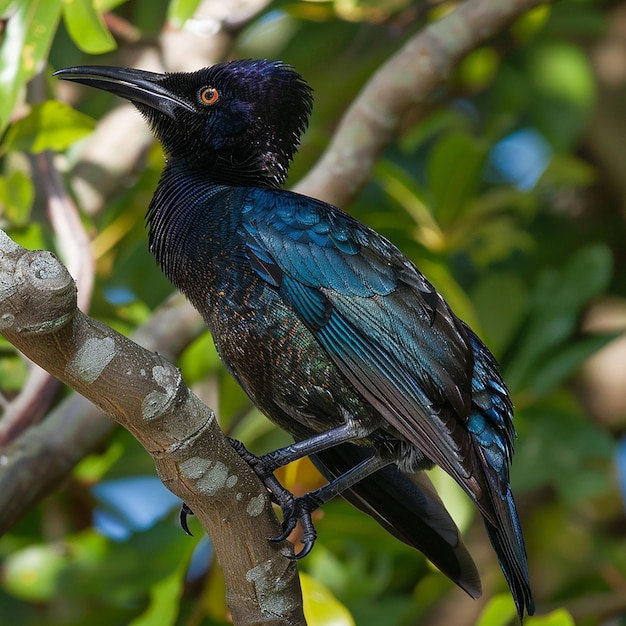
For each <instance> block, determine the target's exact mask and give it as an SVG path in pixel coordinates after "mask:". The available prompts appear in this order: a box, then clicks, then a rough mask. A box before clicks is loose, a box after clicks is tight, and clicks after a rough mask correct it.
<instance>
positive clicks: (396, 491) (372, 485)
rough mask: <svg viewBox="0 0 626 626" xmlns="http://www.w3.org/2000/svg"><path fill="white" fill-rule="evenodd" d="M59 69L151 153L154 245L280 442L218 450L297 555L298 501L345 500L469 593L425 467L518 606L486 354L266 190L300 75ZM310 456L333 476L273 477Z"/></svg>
mask: <svg viewBox="0 0 626 626" xmlns="http://www.w3.org/2000/svg"><path fill="white" fill-rule="evenodd" d="M57 75H58V76H59V77H60V78H63V79H66V80H73V81H75V82H79V83H83V84H86V85H89V86H92V87H97V88H100V89H104V90H106V91H110V92H112V93H114V94H117V95H118V96H121V97H123V98H126V99H128V100H130V101H131V102H132V103H133V104H134V105H135V106H136V107H137V108H138V109H139V111H140V112H141V113H142V115H143V116H144V117H145V118H146V120H147V121H148V124H149V125H150V127H151V128H152V130H153V132H154V134H155V135H156V137H157V139H158V140H159V141H160V142H161V144H162V146H163V149H164V151H165V153H166V156H167V163H166V166H165V169H164V171H163V174H162V176H161V179H160V181H159V184H158V187H157V190H156V193H155V194H154V198H153V199H152V202H151V204H150V208H149V210H148V225H149V232H150V249H151V251H152V252H153V254H154V255H155V257H156V259H157V261H158V263H159V265H160V266H161V268H162V269H163V271H164V272H165V274H166V275H167V276H168V278H169V279H170V280H171V281H172V282H173V283H174V284H175V285H176V286H177V287H178V288H179V289H180V290H181V291H182V292H183V293H184V294H185V295H186V296H187V297H188V298H189V300H190V301H191V302H192V303H193V304H194V306H195V307H196V308H197V309H198V311H199V312H200V313H201V314H202V316H203V317H204V320H205V322H206V324H207V325H208V327H209V329H210V331H211V333H212V335H213V338H214V341H215V345H216V346H217V350H218V352H219V354H220V356H221V358H222V360H223V361H224V363H225V365H226V367H227V368H228V370H229V371H230V372H231V374H232V375H233V376H234V377H235V378H236V380H237V381H238V382H239V384H240V385H241V386H242V387H243V389H244V390H245V391H246V393H247V394H248V395H249V396H250V398H251V399H252V401H253V402H254V403H255V404H256V405H257V406H258V407H259V409H260V410H261V411H262V412H263V413H265V414H266V415H267V416H268V417H269V418H270V419H271V420H272V421H274V422H275V423H276V424H278V426H280V427H281V428H283V429H284V430H286V431H287V432H289V433H290V434H291V435H292V436H293V438H294V440H295V443H294V444H293V445H291V446H288V447H286V448H284V449H281V450H279V451H276V452H273V453H270V454H268V455H266V456H264V457H261V458H255V457H252V455H249V454H248V453H247V452H246V451H245V449H244V448H243V447H242V446H240V445H238V444H234V445H235V446H236V447H237V448H238V449H239V451H240V452H241V454H242V455H244V457H245V458H247V459H248V460H249V461H250V462H251V463H252V464H253V466H254V467H255V469H256V471H257V473H258V474H259V475H260V476H261V477H262V478H263V479H264V481H265V484H266V485H267V486H268V488H269V489H270V490H271V492H272V495H273V497H274V498H275V500H276V501H277V502H278V503H279V504H280V505H281V506H282V509H283V514H284V521H283V529H284V533H283V534H282V535H281V537H280V539H282V538H284V537H285V536H286V535H287V534H288V533H289V532H290V530H291V529H292V528H293V526H294V525H295V523H296V521H297V520H300V521H301V523H302V525H303V529H304V536H303V542H304V548H303V550H302V553H306V552H308V551H309V550H310V549H311V546H312V545H313V542H314V540H315V529H314V527H313V524H312V522H311V512H312V511H313V510H314V509H315V508H317V507H318V506H320V505H321V504H323V503H324V502H326V501H328V500H329V499H330V498H331V497H333V496H334V495H336V494H338V493H341V495H343V497H345V498H346V499H347V500H349V501H350V502H352V503H353V504H354V505H355V506H357V507H359V508H360V509H362V510H363V511H365V512H366V513H368V514H370V515H371V516H372V517H374V518H375V519H376V520H377V521H378V522H379V523H380V524H381V525H382V526H384V527H385V528H386V529H387V530H388V531H389V532H390V533H392V534H393V535H395V536H396V537H397V538H399V539H401V540H402V541H404V542H406V543H407V544H409V545H411V546H414V547H415V548H417V549H418V550H420V551H422V552H423V553H424V554H425V555H426V556H427V557H428V558H429V559H430V560H431V561H432V562H433V563H434V564H435V565H436V566H437V567H439V569H441V571H443V572H444V573H445V574H446V575H447V576H449V577H450V578H451V579H452V580H453V581H454V582H456V583H457V584H458V585H459V586H461V587H462V588H463V589H464V590H465V591H467V593H469V594H470V595H471V596H473V597H477V596H479V595H480V593H481V590H480V579H479V576H478V572H477V570H476V567H475V565H474V562H473V561H472V558H471V556H470V555H469V553H468V552H467V550H466V548H465V546H464V545H463V542H462V539H461V537H460V533H459V531H458V529H457V527H456V526H455V524H454V522H453V521H452V519H451V518H450V516H449V514H448V513H447V511H446V509H445V507H444V505H443V503H442V502H441V500H440V499H439V498H438V496H437V494H436V492H435V490H434V488H433V486H432V484H431V482H430V480H429V479H428V478H427V476H426V474H425V473H424V472H423V470H425V469H428V468H430V467H432V466H433V465H434V464H436V465H439V466H440V467H442V468H443V469H444V470H445V471H446V472H447V473H448V474H450V476H452V477H453V478H454V479H455V480H456V481H457V482H458V484H459V485H460V486H461V487H462V488H463V489H464V490H465V491H466V493H467V494H468V495H469V496H470V498H471V499H472V500H473V501H474V502H475V504H476V506H477V507H478V509H479V510H480V513H481V515H482V516H483V519H484V523H485V526H486V529H487V533H488V535H489V538H490V540H491V543H492V545H493V547H494V549H495V551H496V553H497V555H498V558H499V561H500V565H501V566H502V570H503V572H504V574H505V576H506V579H507V581H508V583H509V586H510V588H511V592H512V594H513V597H514V599H515V603H516V605H517V609H518V612H519V615H520V618H522V617H523V615H524V611H527V612H528V613H532V612H533V611H534V605H533V600H532V596H531V591H530V585H529V581H528V570H527V562H526V552H525V548H524V541H523V537H522V531H521V528H520V524H519V519H518V516H517V512H516V509H515V503H514V501H513V495H512V493H511V488H510V485H509V464H510V461H511V455H512V452H513V438H514V430H513V423H512V406H511V401H510V398H509V394H508V392H507V389H506V387H505V384H504V382H503V380H502V378H501V376H500V373H499V370H498V365H497V363H496V361H495V359H494V357H493V356H492V355H491V353H490V352H489V350H488V349H487V347H486V346H485V345H484V344H483V343H482V342H481V340H480V339H479V338H478V337H477V336H476V335H475V334H474V332H473V331H472V330H471V329H470V328H469V327H468V326H467V325H466V324H465V323H463V322H462V321H461V320H459V319H458V318H457V317H456V316H455V315H454V313H453V312H452V311H451V310H450V308H449V306H448V305H447V304H446V302H445V301H444V300H443V298H442V297H441V295H440V294H439V293H437V291H436V290H435V289H434V288H433V286H432V285H431V284H430V283H429V282H428V281H427V280H426V278H425V277H424V276H423V275H422V274H421V273H420V272H419V271H418V270H417V268H416V267H415V266H414V265H413V264H412V263H411V262H410V261H409V260H408V259H407V258H406V257H405V256H404V255H403V254H402V253H401V252H400V251H399V250H398V249H397V248H396V247H395V246H394V245H393V244H391V243H390V242H389V241H388V240H386V239H385V238H384V237H382V236H381V235H379V234H378V233H376V232H375V231H373V230H371V229H369V228H367V227H366V226H364V225H363V224H361V223H360V222H358V221H357V220H355V219H354V218H352V217H350V216H349V215H347V214H346V213H344V212H343V211H341V210H339V209H338V208H336V207H334V206H331V205H329V204H326V203H324V202H321V201H319V200H314V199H312V198H309V197H306V196H302V195H298V194H296V193H292V192H290V191H286V190H284V189H281V186H282V184H283V182H284V181H285V178H286V175H287V171H288V167H289V163H290V160H291V158H292V156H293V154H294V152H295V151H296V149H297V146H298V144H299V141H300V136H301V134H302V133H303V131H304V129H305V127H306V124H307V119H308V116H309V113H310V110H311V105H312V97H311V90H310V88H309V87H308V86H307V84H306V83H305V82H304V80H303V79H302V78H301V77H300V76H299V75H298V74H297V73H296V72H295V71H294V70H293V69H292V68H291V67H289V66H287V65H284V64H282V63H278V62H269V61H256V60H246V61H233V62H230V63H225V64H220V65H214V66H212V67H208V68H205V69H201V70H199V71H197V72H194V73H172V74H155V73H151V72H145V71H141V70H136V69H128V68H117V67H104V66H93V67H76V68H69V69H65V70H61V71H59V72H57ZM307 455H310V456H311V458H312V460H313V461H314V463H315V464H316V466H317V467H318V468H319V469H320V471H321V472H322V474H323V475H324V476H325V477H326V478H327V479H328V480H329V483H328V485H326V486H324V487H322V488H321V489H319V490H317V491H315V492H312V493H310V494H307V495H305V496H302V497H300V498H294V497H292V496H291V494H290V493H289V492H287V491H286V490H284V489H283V488H282V487H281V486H280V485H279V484H278V482H277V481H276V480H275V479H274V478H273V475H272V472H273V470H275V469H276V468H277V467H279V466H281V465H284V464H286V463H288V462H290V461H292V460H295V459H297V458H300V457H303V456H307Z"/></svg>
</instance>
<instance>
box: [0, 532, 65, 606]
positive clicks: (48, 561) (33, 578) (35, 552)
mask: <svg viewBox="0 0 626 626" xmlns="http://www.w3.org/2000/svg"><path fill="white" fill-rule="evenodd" d="M65 562H66V559H65V557H64V555H63V554H62V552H61V551H60V550H59V549H58V547H56V546H54V545H53V544H42V545H33V546H29V547H27V548H25V549H23V550H20V551H17V552H14V553H13V554H11V555H10V556H9V557H8V558H7V559H6V560H5V561H4V566H3V578H4V584H5V585H6V588H7V590H8V591H10V592H11V593H12V594H14V595H16V596H18V597H19V598H24V599H26V600H46V599H48V598H50V597H53V596H54V595H55V593H56V592H57V579H58V577H59V575H60V573H61V572H62V571H63V568H64V566H65Z"/></svg>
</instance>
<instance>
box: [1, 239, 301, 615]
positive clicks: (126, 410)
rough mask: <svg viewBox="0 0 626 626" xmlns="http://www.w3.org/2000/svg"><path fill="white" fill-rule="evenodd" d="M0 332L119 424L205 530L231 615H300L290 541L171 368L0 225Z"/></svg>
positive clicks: (251, 477)
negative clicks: (95, 315)
mask: <svg viewBox="0 0 626 626" xmlns="http://www.w3.org/2000/svg"><path fill="white" fill-rule="evenodd" d="M0 333H1V334H2V335H3V336H4V337H5V338H6V339H7V340H8V341H9V342H11V343H12V344H13V345H14V346H15V347H16V348H17V349H18V350H20V351H21V352H22V353H23V354H25V355H26V356H28V358H30V359H31V360H32V361H33V362H35V363H37V364H38V365H40V366H41V367H43V368H44V369H45V370H46V371H48V372H49V373H50V374H52V375H53V376H55V377H56V378H58V379H59V380H61V381H62V382H63V383H65V384H66V385H68V386H69V387H71V388H72V389H74V390H75V391H77V392H79V393H80V394H81V395H83V396H84V397H86V398H87V399H89V400H90V401H91V402H93V403H94V404H95V405H96V406H98V407H99V408H100V409H101V410H102V411H103V412H104V413H106V414H107V415H108V416H110V417H111V418H113V419H114V420H115V421H116V422H118V423H119V424H121V425H122V426H124V428H126V429H128V430H129V431H130V432H131V433H132V434H133V435H134V436H135V437H136V438H137V440H138V441H139V442H140V443H141V444H142V445H143V447H144V448H145V449H146V450H147V451H148V452H149V453H150V455H151V456H152V458H153V459H154V462H155V465H156V469H157V472H158V474H159V476H160V478H161V480H162V481H163V483H164V484H165V485H166V486H167V487H168V488H169V489H170V490H171V491H172V492H173V493H174V494H176V495H177V496H178V497H180V498H181V499H182V500H183V501H184V502H185V503H186V504H187V505H188V506H189V507H190V508H191V509H192V510H193V511H194V513H195V514H196V516H197V517H198V520H199V521H200V523H201V524H202V526H203V527H204V528H205V529H206V531H207V533H208V534H209V536H210V537H211V540H212V542H213V545H214V547H215V551H216V554H217V557H218V559H219V561H220V564H221V566H222V569H223V571H224V576H225V579H226V585H227V602H228V604H229V607H230V610H231V612H232V615H233V620H234V622H235V623H236V624H259V623H264V624H303V623H304V617H303V616H302V604H301V595H300V586H299V580H298V575H297V569H296V565H295V562H294V561H293V559H291V558H289V557H290V556H293V548H292V547H291V545H290V544H289V543H288V542H281V543H272V542H270V541H268V540H267V537H275V536H278V535H279V534H280V527H279V524H278V522H277V519H276V517H275V515H274V513H273V511H272V508H271V505H270V502H269V499H268V496H267V493H266V491H265V489H264V487H263V486H262V484H261V482H260V481H259V480H258V479H257V477H256V476H255V474H254V472H253V471H252V470H251V469H250V468H249V467H248V465H247V464H246V463H245V462H244V461H243V460H242V459H241V458H240V457H239V455H238V454H237V453H236V452H235V451H234V450H233V448H232V447H231V445H230V444H229V443H228V440H227V439H226V438H225V437H224V435H223V434H222V432H221V430H220V428H219V425H218V424H217V421H216V419H215V415H214V414H213V412H212V411H211V410H210V409H209V408H208V407H206V406H205V405H204V404H202V402H200V400H199V399H198V398H197V397H196V396H195V395H194V394H193V393H192V392H191V391H190V390H189V388H188V387H187V386H186V385H185V384H184V382H183V380H182V378H181V375H180V372H179V371H178V369H176V368H175V367H174V366H173V365H172V364H171V363H169V362H168V361H166V360H165V359H164V358H163V357H161V356H160V355H158V354H156V353H153V352H150V351H148V350H146V349H145V348H142V347H141V346H139V345H138V344H136V343H134V342H133V341H131V340H130V339H128V338H126V337H124V336H123V335H120V334H119V333H117V332H116V331H114V330H113V329H111V328H109V327H107V326H105V325H104V324H101V323H99V322H97V321H95V320H93V319H91V318H89V317H88V316H86V315H85V314H83V313H82V312H81V311H80V310H79V309H78V308H77V306H76V287H75V284H74V281H73V280H72V278H71V276H70V275H69V273H68V272H67V270H66V269H65V267H64V266H63V265H62V264H61V263H59V261H58V260H57V259H56V257H54V255H52V254H50V253H49V252H42V251H37V252H32V251H29V250H25V249H24V248H22V247H20V246H18V245H17V244H16V243H14V242H13V241H12V240H11V239H10V238H9V237H8V236H7V235H6V234H5V233H4V232H3V231H0Z"/></svg>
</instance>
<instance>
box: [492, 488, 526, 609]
mask: <svg viewBox="0 0 626 626" xmlns="http://www.w3.org/2000/svg"><path fill="white" fill-rule="evenodd" d="M496 497H497V496H496ZM494 505H495V506H494V509H495V512H496V517H497V521H498V524H497V525H494V524H492V523H491V522H490V521H489V520H488V519H487V518H485V519H484V522H485V528H486V529H487V535H488V536H489V540H490V541H491V545H492V546H493V549H494V550H495V552H496V554H497V555H498V561H499V562H500V567H501V568H502V571H503V573H504V577H505V578H506V581H507V583H508V585H509V588H510V589H511V594H512V596H513V600H514V601H515V606H516V607H517V613H518V615H519V618H520V621H521V620H522V619H523V617H524V609H526V611H527V613H528V615H533V613H534V612H535V603H534V602H533V598H532V593H531V590H530V582H529V576H528V564H527V558H526V547H525V545H524V537H523V535H522V529H521V526H520V521H519V517H518V515H517V509H516V507H515V501H514V500H513V494H512V493H511V489H510V487H509V488H508V489H507V492H506V495H505V497H504V499H502V500H501V501H500V502H497V503H495V502H494Z"/></svg>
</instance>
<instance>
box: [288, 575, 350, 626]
mask: <svg viewBox="0 0 626 626" xmlns="http://www.w3.org/2000/svg"><path fill="white" fill-rule="evenodd" d="M300 584H301V585H302V600H303V606H304V616H305V618H306V622H307V624H308V625H309V626H355V623H354V619H353V618H352V615H350V612H349V611H348V609H347V608H346V607H345V606H344V605H343V604H341V602H339V600H337V598H335V596H334V595H333V594H332V593H331V591H330V589H328V587H326V585H324V584H322V583H321V582H320V581H319V580H316V579H315V578H311V577H310V576H307V575H306V574H304V573H302V572H301V573H300Z"/></svg>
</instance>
